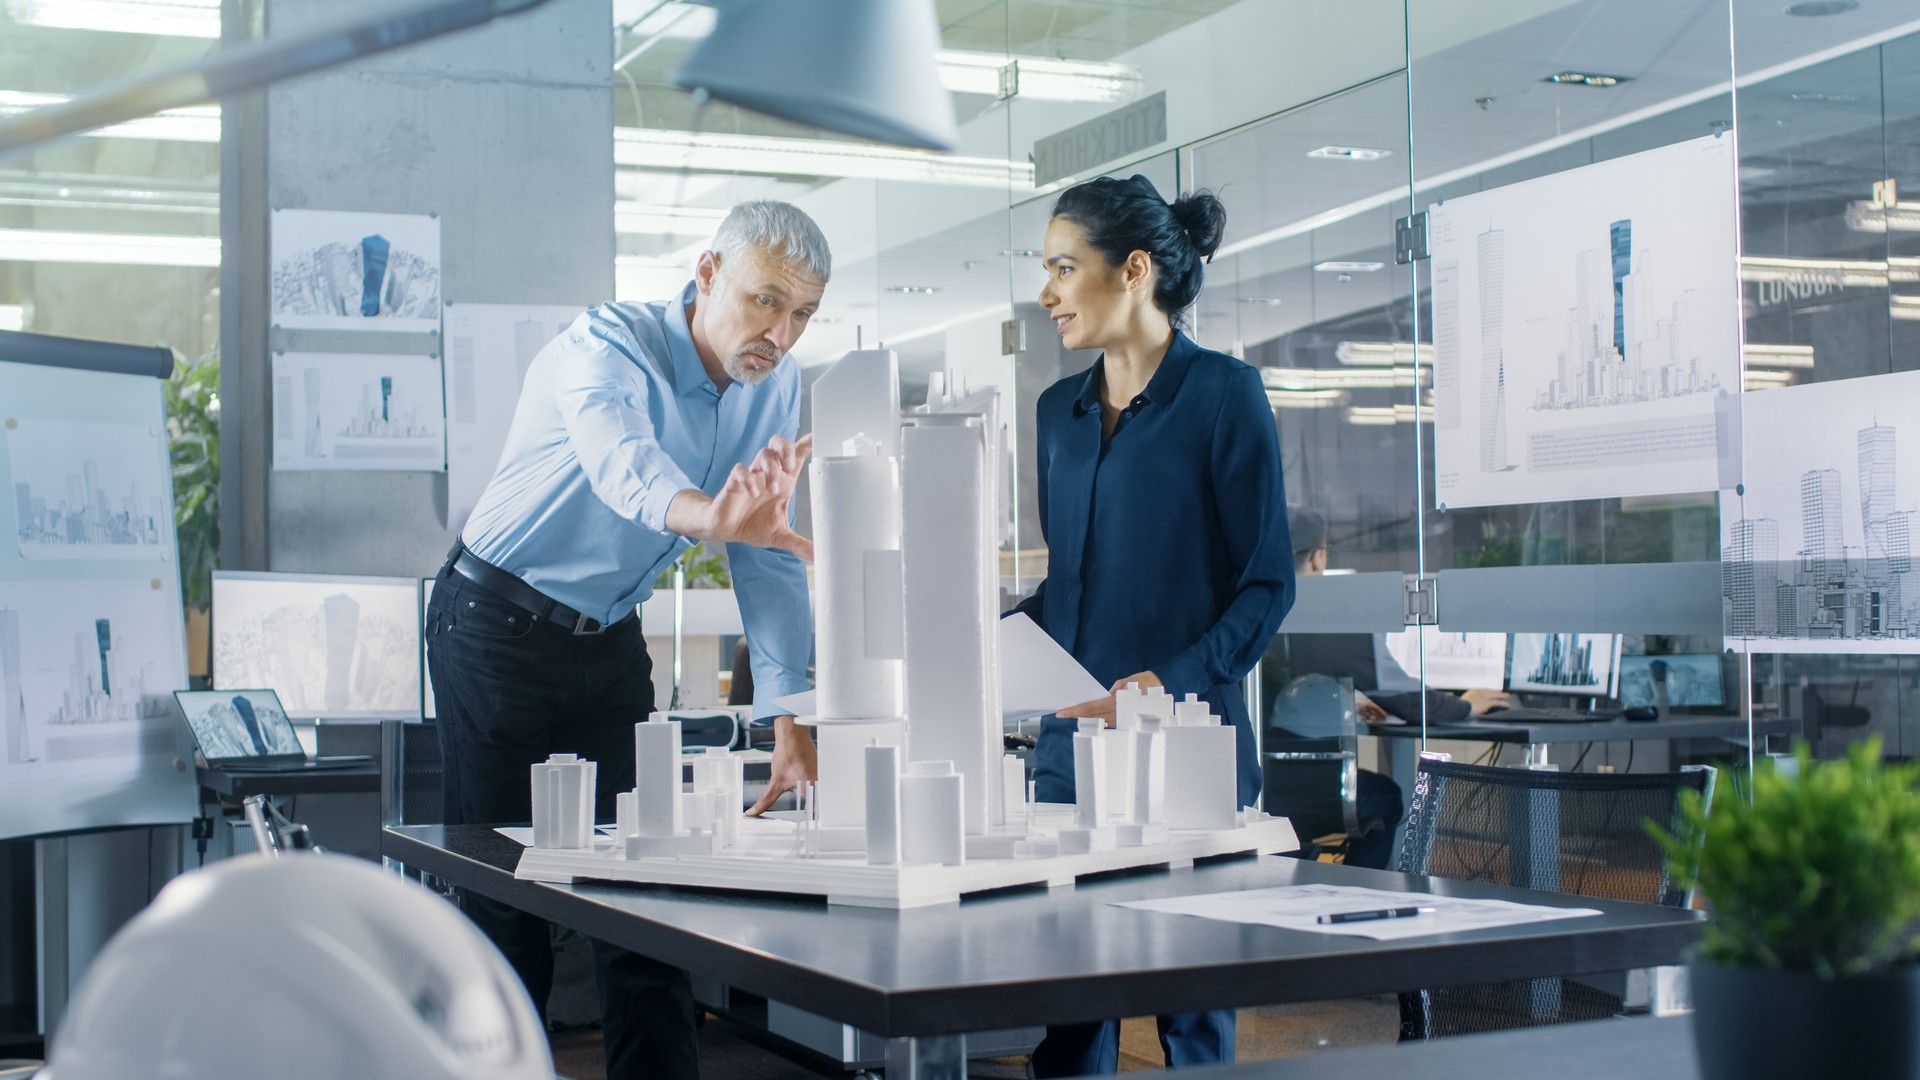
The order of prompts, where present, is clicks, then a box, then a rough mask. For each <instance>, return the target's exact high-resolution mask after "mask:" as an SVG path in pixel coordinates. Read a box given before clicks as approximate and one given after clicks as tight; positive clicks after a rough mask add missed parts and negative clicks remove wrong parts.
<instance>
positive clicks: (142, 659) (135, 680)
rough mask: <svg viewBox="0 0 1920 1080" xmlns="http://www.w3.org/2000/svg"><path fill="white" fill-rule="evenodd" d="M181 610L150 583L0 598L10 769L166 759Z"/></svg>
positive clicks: (23, 589)
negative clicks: (169, 632) (171, 626)
mask: <svg viewBox="0 0 1920 1080" xmlns="http://www.w3.org/2000/svg"><path fill="white" fill-rule="evenodd" d="M174 618H178V609H177V607H173V606H172V605H171V604H170V603H169V598H168V597H167V595H166V593H165V592H164V591H163V590H161V589H156V588H154V587H153V585H152V583H151V582H148V581H132V582H64V583H45V582H30V583H29V582H14V583H9V584H8V586H7V589H6V593H5V596H4V598H0V727H3V728H4V730H0V749H4V752H5V757H4V759H0V760H3V761H4V763H5V764H6V765H36V764H43V765H55V764H62V763H73V762H86V761H98V760H99V759H105V758H138V757H141V756H144V755H151V754H160V753H172V752H173V749H174V738H173V699H172V697H171V696H170V695H171V694H172V692H173V691H174V690H176V689H179V688H180V687H182V686H185V685H186V678H185V672H184V668H185V661H184V658H182V657H180V656H179V655H178V651H177V649H176V646H175V643H174V642H173V641H171V640H170V639H168V638H167V637H166V635H165V634H164V633H163V632H162V629H161V628H163V627H166V626H167V625H168V621H169V620H171V619H174Z"/></svg>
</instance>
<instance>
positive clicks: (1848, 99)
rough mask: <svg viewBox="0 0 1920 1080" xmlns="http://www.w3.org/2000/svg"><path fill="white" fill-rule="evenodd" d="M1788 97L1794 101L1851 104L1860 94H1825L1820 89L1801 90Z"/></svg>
mask: <svg viewBox="0 0 1920 1080" xmlns="http://www.w3.org/2000/svg"><path fill="white" fill-rule="evenodd" d="M1787 97H1789V98H1791V99H1793V100H1794V101H1805V102H1812V103H1815V104H1822V105H1851V104H1853V103H1854V102H1856V101H1859V100H1860V95H1859V94H1823V93H1821V92H1820V91H1818V90H1800V91H1797V92H1795V93H1792V94H1788V95H1787Z"/></svg>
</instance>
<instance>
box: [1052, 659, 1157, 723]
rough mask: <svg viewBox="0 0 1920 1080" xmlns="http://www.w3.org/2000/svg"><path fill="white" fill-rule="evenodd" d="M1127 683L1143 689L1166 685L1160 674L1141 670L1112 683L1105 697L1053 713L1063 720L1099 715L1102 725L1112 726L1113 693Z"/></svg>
mask: <svg viewBox="0 0 1920 1080" xmlns="http://www.w3.org/2000/svg"><path fill="white" fill-rule="evenodd" d="M1128 683H1139V684H1140V689H1142V690H1145V689H1146V688H1147V687H1149V686H1165V685H1166V684H1165V683H1163V682H1161V681H1160V676H1158V675H1155V674H1154V673H1153V672H1151V671H1143V672H1141V673H1140V674H1138V675H1129V676H1127V677H1126V678H1124V679H1121V680H1120V681H1119V682H1116V683H1114V684H1113V686H1112V687H1111V688H1110V689H1109V690H1108V692H1107V696H1106V697H1097V698H1094V699H1093V700H1092V701H1083V702H1081V703H1080V704H1078V705H1072V706H1069V707H1067V708H1064V709H1061V710H1060V711H1059V712H1056V713H1054V714H1053V715H1055V716H1058V717H1060V718H1062V719H1064V720H1079V719H1083V718H1086V717H1099V718H1100V723H1101V724H1102V725H1104V726H1106V727H1112V726H1114V708H1115V705H1114V696H1113V695H1114V694H1116V693H1119V692H1120V690H1121V689H1122V688H1124V687H1125V686H1126V685H1127V684H1128Z"/></svg>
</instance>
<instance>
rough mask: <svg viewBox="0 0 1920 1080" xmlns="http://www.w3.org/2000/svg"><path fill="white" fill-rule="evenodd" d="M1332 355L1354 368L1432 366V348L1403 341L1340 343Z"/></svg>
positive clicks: (1336, 344) (1337, 343)
mask: <svg viewBox="0 0 1920 1080" xmlns="http://www.w3.org/2000/svg"><path fill="white" fill-rule="evenodd" d="M1333 355H1334V358H1335V359H1336V360H1339V361H1340V362H1341V363H1343V364H1352V365H1353V366H1355V367H1407V366H1410V365H1413V364H1415V363H1418V364H1419V365H1420V366H1422V367H1432V366H1433V346H1431V345H1427V344H1420V345H1411V344H1408V343H1407V342H1404V341H1341V342H1336V343H1335V344H1334V346H1333Z"/></svg>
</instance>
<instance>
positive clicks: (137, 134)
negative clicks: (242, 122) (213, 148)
mask: <svg viewBox="0 0 1920 1080" xmlns="http://www.w3.org/2000/svg"><path fill="white" fill-rule="evenodd" d="M66 100H67V96H66V95H65V94H36V93H32V92H30V91H26V90H0V116H13V115H15V114H16V113H23V112H29V111H31V110H33V109H37V108H39V107H41V106H42V105H58V104H60V103H61V102H63V101H66ZM86 134H87V135H91V136H95V137H98V138H106V139H162V140H165V141H168V142H203V143H217V142H219V141H220V106H218V105H195V106H192V107H190V108H185V109H168V110H166V111H165V112H162V113H157V114H155V115H153V116H143V117H141V118H140V119H138V120H129V121H127V122H126V123H124V124H114V125H111V126H109V127H103V128H96V129H95V130H93V131H89V132H86Z"/></svg>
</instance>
